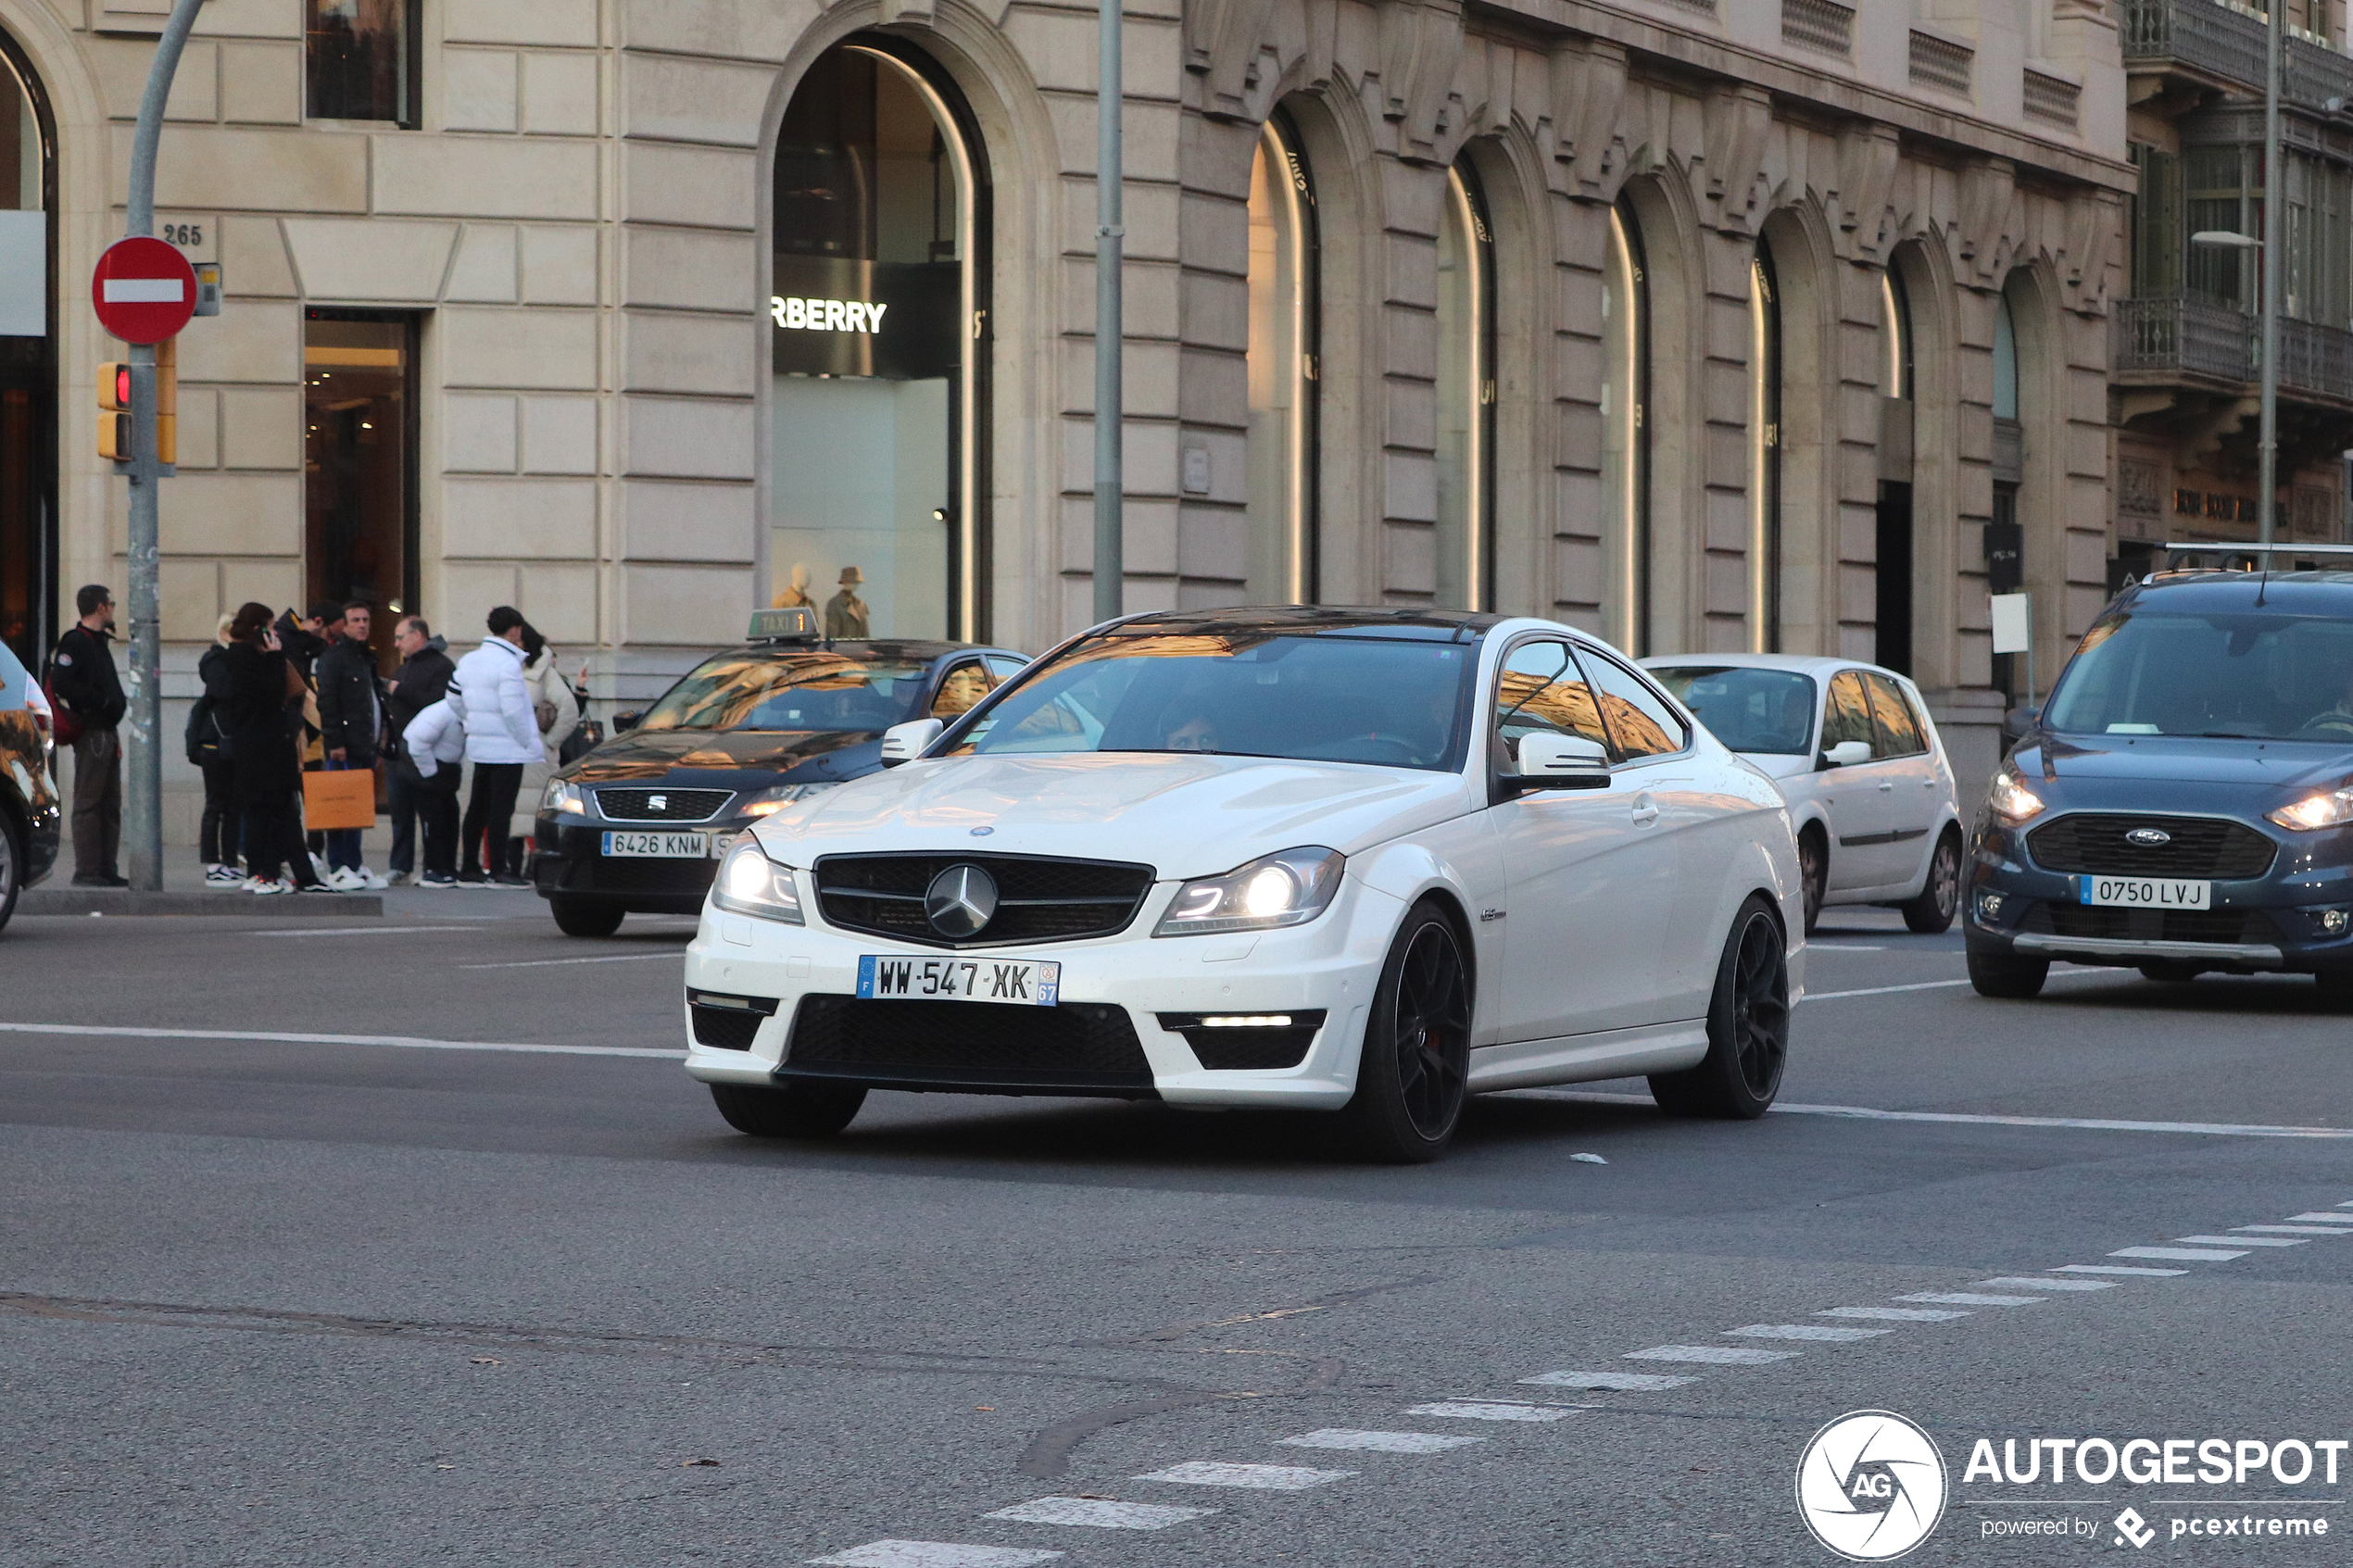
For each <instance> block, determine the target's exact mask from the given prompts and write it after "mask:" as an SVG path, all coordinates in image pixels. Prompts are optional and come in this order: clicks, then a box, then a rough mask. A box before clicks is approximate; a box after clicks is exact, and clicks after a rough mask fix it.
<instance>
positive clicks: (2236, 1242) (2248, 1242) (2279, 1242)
mask: <svg viewBox="0 0 2353 1568" xmlns="http://www.w3.org/2000/svg"><path fill="white" fill-rule="evenodd" d="M2173 1239H2174V1240H2176V1241H2178V1242H2180V1243H2182V1244H2183V1246H2185V1247H2302V1246H2304V1245H2305V1243H2304V1242H2303V1241H2302V1240H2300V1239H2299V1240H2294V1241H2291V1240H2289V1239H2288V1238H2287V1237H2285V1236H2175V1237H2174V1238H2173ZM2110 1256H2111V1257H2112V1256H2114V1254H2113V1253H2111V1254H2110Z"/></svg>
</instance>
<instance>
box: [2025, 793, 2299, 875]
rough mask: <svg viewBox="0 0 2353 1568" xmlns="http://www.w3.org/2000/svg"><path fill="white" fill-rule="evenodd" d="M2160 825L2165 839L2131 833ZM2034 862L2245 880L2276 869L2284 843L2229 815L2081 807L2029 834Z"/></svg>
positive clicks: (2066, 868) (2053, 867) (2071, 868)
mask: <svg viewBox="0 0 2353 1568" xmlns="http://www.w3.org/2000/svg"><path fill="white" fill-rule="evenodd" d="M2142 828H2154V829H2156V830H2157V831H2158V832H2159V833H2162V834H2168V835H2170V840H2171V841H2170V842H2168V843H2165V844H2134V843H2133V842H2132V841H2131V840H2130V839H2129V838H2127V837H2126V836H2125V835H2126V834H2131V833H2133V832H2134V831H2136V830H2138V829H2142ZM2026 847H2027V849H2028V851H2029V852H2030V853H2032V855H2033V857H2034V863H2035V864H2036V865H2039V866H2041V867H2043V868H2044V869H2045V870H2046V871H2054V872H2084V873H2088V874H2091V875H2094V876H2194V877H2201V878H2212V879H2216V880H2220V881H2223V882H2245V881H2250V880H2252V879H2254V878H2256V877H2259V876H2262V875H2263V874H2264V873H2266V872H2269V871H2270V870H2271V858H2272V856H2273V855H2275V854H2276V853H2278V849H2279V847H2278V846H2277V845H2276V844H2274V843H2272V841H2271V839H2269V838H2267V837H2265V836H2264V835H2263V834H2259V833H2258V832H2256V831H2255V830H2254V829H2253V828H2251V827H2248V826H2247V825H2246V823H2245V822H2232V821H2231V820H2230V819H2229V818H2227V817H2135V816H2128V815H2126V814H2124V813H2122V812H2098V811H2077V812H2072V813H2070V815H2067V816H2064V817H2061V818H2059V819H2058V820H2057V821H2056V822H2047V823H2045V824H2044V825H2043V826H2042V827H2039V828H2036V829H2035V830H2034V831H2033V832H2032V833H2031V834H2027V837H2026Z"/></svg>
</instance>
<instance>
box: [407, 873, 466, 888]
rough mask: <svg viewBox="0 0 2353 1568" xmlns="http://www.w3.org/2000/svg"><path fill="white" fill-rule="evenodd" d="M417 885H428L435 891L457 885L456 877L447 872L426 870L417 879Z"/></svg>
mask: <svg viewBox="0 0 2353 1568" xmlns="http://www.w3.org/2000/svg"><path fill="white" fill-rule="evenodd" d="M417 885H418V886H419V887H429V888H432V889H433V890H434V891H435V892H439V891H441V890H442V889H444V888H449V887H455V886H457V885H458V879H457V878H456V877H454V876H451V875H450V874H449V873H448V872H425V874H424V875H422V876H421V877H419V878H418V879H417Z"/></svg>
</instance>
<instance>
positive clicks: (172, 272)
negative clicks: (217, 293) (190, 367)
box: [90, 237, 196, 343]
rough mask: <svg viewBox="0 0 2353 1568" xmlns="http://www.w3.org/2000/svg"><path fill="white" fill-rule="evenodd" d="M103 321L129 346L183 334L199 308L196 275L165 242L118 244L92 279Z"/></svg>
mask: <svg viewBox="0 0 2353 1568" xmlns="http://www.w3.org/2000/svg"><path fill="white" fill-rule="evenodd" d="M90 303H91V304H93V305H94V306H96V307H98V321H99V324H100V325H102V326H104V327H105V328H106V329H107V331H108V332H112V333H113V334H114V335H115V336H117V337H119V338H120V339H121V340H122V341H123V342H125V343H161V342H162V341H163V340H164V339H166V338H168V337H174V336H177V335H178V334H179V332H180V329H181V328H182V327H184V326H186V325H187V324H188V318H189V317H191V316H193V315H195V309H196V274H195V269H193V268H191V267H190V266H189V265H188V258H187V257H184V256H182V255H181V254H180V253H179V251H177V250H175V249H173V248H172V247H171V246H170V245H166V244H164V243H163V242H162V241H161V240H157V239H148V238H145V237H140V238H133V239H128V240H117V241H116V242H115V243H114V244H113V245H108V246H107V253H106V254H105V255H104V256H102V257H98V270H97V271H96V273H95V274H94V275H93V276H92V278H91V280H90Z"/></svg>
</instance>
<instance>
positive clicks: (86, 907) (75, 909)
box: [17, 887, 384, 919]
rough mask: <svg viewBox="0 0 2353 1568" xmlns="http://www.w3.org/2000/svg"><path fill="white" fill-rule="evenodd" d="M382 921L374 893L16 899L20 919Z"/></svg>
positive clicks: (100, 893)
mask: <svg viewBox="0 0 2353 1568" xmlns="http://www.w3.org/2000/svg"><path fill="white" fill-rule="evenodd" d="M297 912H298V913H299V914H300V915H301V916H302V918H304V919H309V918H310V917H312V916H326V917H329V918H334V917H344V918H351V917H359V918H363V919H364V918H380V917H382V915H383V914H384V898H383V897H382V895H380V894H375V893H343V894H338V895H336V896H335V897H333V898H320V897H309V896H305V895H296V896H295V897H293V898H292V899H291V900H290V901H289V902H287V903H284V904H281V903H279V902H278V901H277V900H276V899H275V898H265V899H263V900H262V901H261V902H260V903H258V904H257V903H255V902H254V897H253V895H252V894H250V893H226V892H223V893H140V892H136V891H134V890H132V889H131V888H127V887H28V888H26V889H25V890H24V891H23V892H22V893H19V895H17V913H18V914H19V915H85V916H86V915H120V916H124V917H132V916H142V915H238V916H253V915H288V914H296V913H297Z"/></svg>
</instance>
